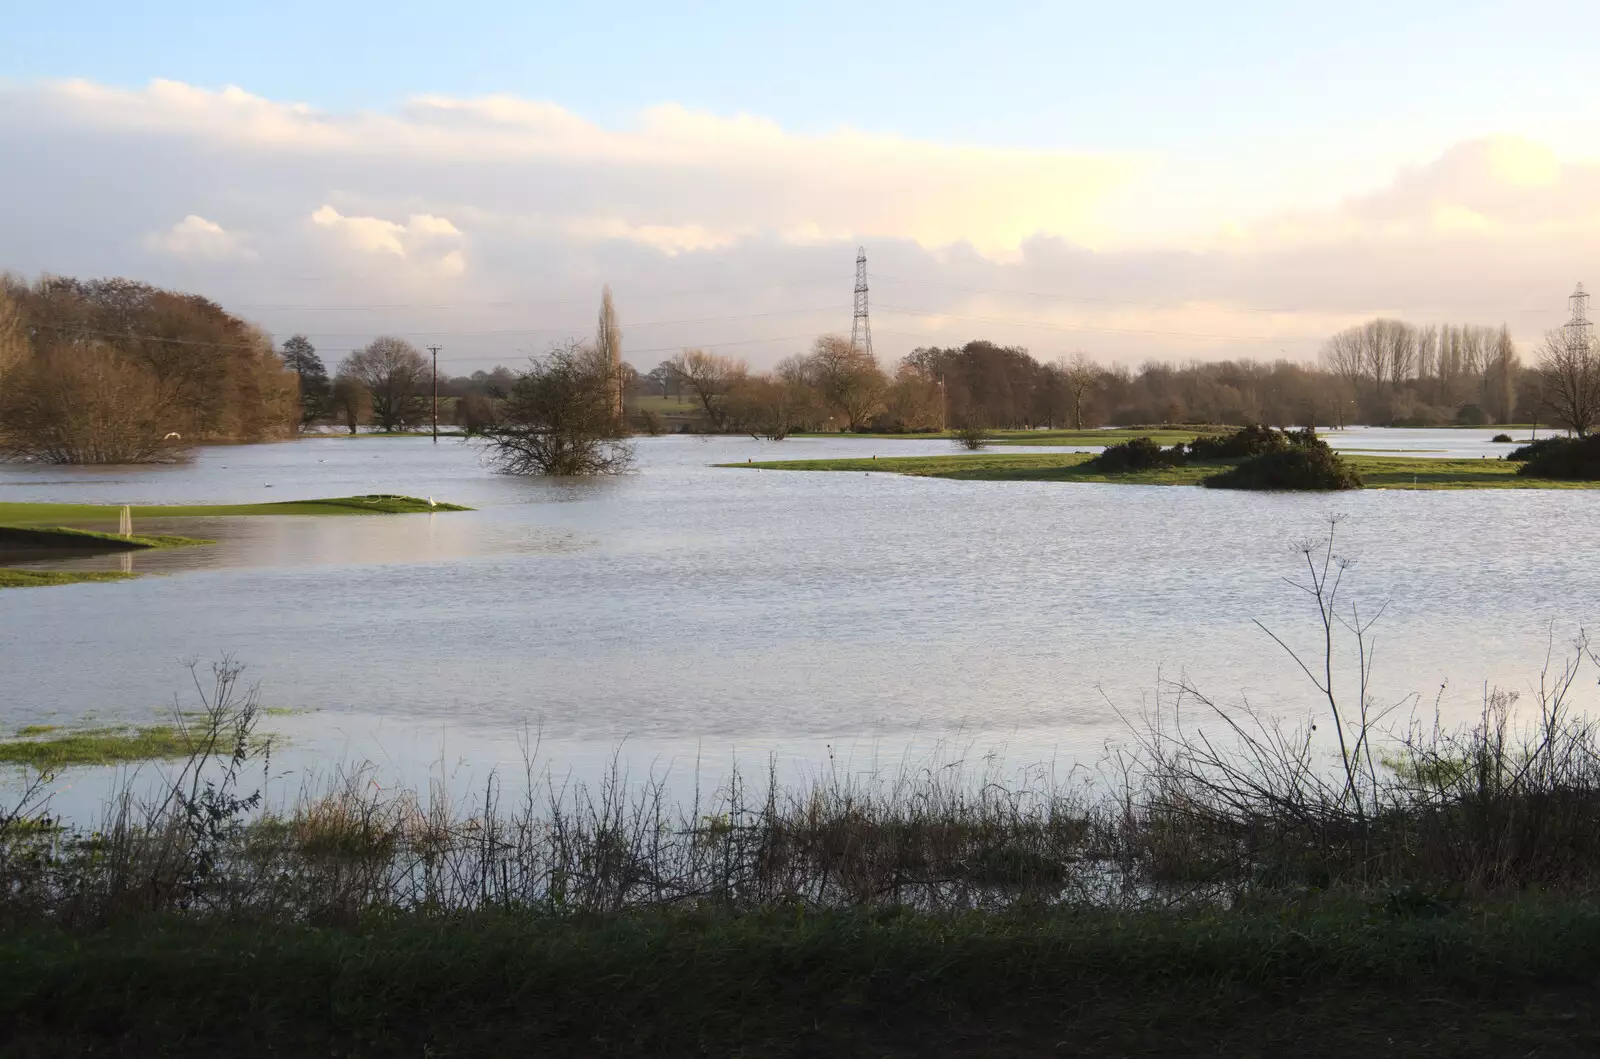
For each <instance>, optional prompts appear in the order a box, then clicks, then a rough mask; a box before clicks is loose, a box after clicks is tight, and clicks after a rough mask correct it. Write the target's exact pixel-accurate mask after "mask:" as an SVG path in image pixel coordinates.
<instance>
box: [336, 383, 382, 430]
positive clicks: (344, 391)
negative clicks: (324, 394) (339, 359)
mask: <svg viewBox="0 0 1600 1059" xmlns="http://www.w3.org/2000/svg"><path fill="white" fill-rule="evenodd" d="M329 401H330V403H331V404H332V415H333V417H334V419H335V420H336V421H337V422H339V423H340V424H342V425H343V426H344V428H345V429H346V430H348V431H350V433H352V434H355V433H358V432H359V431H360V430H361V424H363V423H365V422H366V421H367V420H368V418H369V417H370V416H371V415H372V395H371V394H369V393H368V392H367V387H366V384H365V383H363V382H362V381H361V380H360V379H358V378H356V377H355V376H353V375H346V374H345V373H344V372H342V371H341V372H340V373H339V374H338V375H337V376H335V377H334V380H333V386H332V387H331V389H330V391H329Z"/></svg>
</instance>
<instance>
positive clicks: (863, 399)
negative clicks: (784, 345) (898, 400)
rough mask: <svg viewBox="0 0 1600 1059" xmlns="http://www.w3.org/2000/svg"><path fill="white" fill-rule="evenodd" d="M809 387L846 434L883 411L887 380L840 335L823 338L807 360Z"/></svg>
mask: <svg viewBox="0 0 1600 1059" xmlns="http://www.w3.org/2000/svg"><path fill="white" fill-rule="evenodd" d="M807 361H808V364H809V368H810V374H811V378H812V380H813V384H814V385H815V386H816V388H817V392H818V393H819V394H821V396H822V400H823V401H824V402H825V403H826V404H827V406H828V407H829V408H831V409H833V410H834V411H835V412H837V413H838V414H839V415H840V417H841V418H842V419H843V420H844V426H845V429H846V430H850V431H857V430H861V429H862V428H863V427H865V426H867V425H868V424H869V423H870V422H871V421H872V417H873V416H875V415H877V414H878V412H879V411H881V410H882V408H883V397H884V392H885V391H886V390H888V388H889V377H888V376H887V375H885V374H884V371H883V368H881V367H879V365H878V362H877V361H876V360H874V359H873V357H872V354H870V353H868V352H867V351H866V350H863V349H857V348H856V347H855V346H854V345H853V344H852V343H851V341H850V340H849V339H848V338H846V337H844V336H843V335H823V336H822V337H820V338H818V339H817V340H816V342H815V343H814V344H813V345H812V347H811V355H810V356H809V357H808V358H807Z"/></svg>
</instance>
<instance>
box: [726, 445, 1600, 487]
mask: <svg viewBox="0 0 1600 1059" xmlns="http://www.w3.org/2000/svg"><path fill="white" fill-rule="evenodd" d="M1093 456H1094V454H1093V453H1082V452H1073V453H1063V454H1061V455H1059V456H1057V455H1052V454H1050V453H1026V454H1016V453H1010V454H1008V453H979V454H977V455H972V456H961V455H951V456H891V457H885V458H883V459H847V460H772V461H767V462H764V463H749V464H747V463H731V464H723V465H722V466H725V467H745V468H756V469H759V470H769V471H856V472H869V473H870V472H872V471H882V472H884V473H888V474H907V475H913V476H917V477H923V478H952V479H957V480H960V481H985V482H1102V483H1114V484H1119V485H1198V484H1199V483H1200V480H1201V479H1203V478H1206V477H1208V476H1210V475H1213V474H1216V473H1217V472H1218V471H1220V470H1223V469H1224V468H1226V467H1227V466H1228V465H1227V464H1224V463H1191V464H1189V465H1187V466H1184V467H1170V468H1163V469H1160V470H1153V471H1138V472H1134V473H1130V474H1106V473H1103V472H1101V471H1098V470H1096V469H1094V468H1093V467H1089V466H1086V465H1087V464H1088V462H1089V460H1091V459H1092V458H1093ZM1343 458H1344V461H1345V462H1346V463H1347V464H1349V465H1350V466H1351V467H1352V468H1354V469H1355V471H1356V473H1358V474H1360V475H1361V480H1362V481H1363V482H1364V483H1365V484H1366V487H1367V488H1369V489H1593V488H1596V487H1600V482H1573V481H1558V480H1556V479H1547V478H1523V477H1520V476H1519V475H1518V474H1517V468H1518V466H1519V464H1515V463H1510V462H1508V461H1505V460H1483V459H1480V460H1428V459H1417V458H1413V457H1391V458H1386V457H1377V456H1344V457H1343Z"/></svg>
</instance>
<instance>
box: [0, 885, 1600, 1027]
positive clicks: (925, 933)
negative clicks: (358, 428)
mask: <svg viewBox="0 0 1600 1059" xmlns="http://www.w3.org/2000/svg"><path fill="white" fill-rule="evenodd" d="M1597 972H1600V913H1597V910H1596V906H1595V905H1594V904H1593V903H1590V902H1577V901H1574V902H1554V901H1549V902H1532V901H1529V902H1521V903H1516V904H1511V905H1507V906H1489V907H1482V908H1476V909H1472V910H1470V911H1463V912H1458V913H1453V914H1451V915H1448V916H1444V917H1434V916H1395V915H1391V914H1388V913H1386V912H1385V911H1384V910H1382V909H1381V908H1376V907H1374V906H1372V905H1370V904H1365V903H1360V902H1355V903H1349V904H1344V905H1339V904H1336V903H1329V904H1326V905H1322V904H1319V905H1313V906H1310V907H1295V906H1285V907H1279V908H1264V909H1250V910H1236V911H1231V912H1225V913H1209V914H1207V913H1192V912H1190V913H1173V914H1168V913H1160V912H1140V913H1134V914H1127V913H1122V914H1119V913H1116V912H1109V911H1092V910H1073V911H1055V912H1033V913H1007V914H983V913H969V914H964V915H929V914H919V913H914V912H909V911H907V910H904V909H878V910H870V911H868V910H845V911H835V912H820V913H819V912H807V911H805V910H804V909H800V908H795V909H788V910H775V911H772V912H768V913H759V914H743V915H741V914H732V913H722V912H716V911H700V912H678V913H672V912H659V911H657V912H650V913H635V914H622V915H614V916H601V917H560V916H552V915H547V914H539V913H532V912H524V913H520V914H518V913H507V912H503V911H497V912H484V913H477V914H473V915H467V916H434V915H429V914H427V913H420V912H419V913H411V914H405V915H398V916H382V915H375V916H374V917H372V919H371V921H369V922H367V923H365V924H363V925H360V926H351V927H345V928H329V927H326V926H323V927H318V926H308V925H304V924H284V925H271V926H268V925H250V924H239V923H229V922H225V921H207V920H204V919H199V920H187V921H175V920H171V919H160V918H158V919H150V920H144V921H138V922H134V923H128V924H123V925H119V926H116V927H111V928H106V929H101V930H94V931H87V932H68V931H60V930H50V929H40V928H31V929H18V930H12V931H9V932H6V933H0V1027H3V1028H0V1043H6V1044H8V1045H9V1047H10V1048H11V1049H15V1050H16V1051H14V1052H13V1054H33V1055H68V1054H72V1055H76V1054H85V1053H93V1054H101V1053H105V1054H165V1055H178V1056H199V1055H219V1054H229V1055H311V1054H319V1055H327V1054H339V1055H347V1054H348V1055H371V1056H388V1055H408V1056H410V1055H429V1056H440V1057H445V1056H465V1055H498V1054H511V1053H512V1052H513V1051H514V1052H516V1053H517V1054H560V1055H583V1056H589V1055H594V1056H600V1055H605V1056H690V1055H696V1056H698V1055H708V1054H709V1055H723V1056H766V1057H790V1056H794V1057H799V1056H812V1057H815V1056H824V1055H826V1056H874V1057H878V1056H911V1055H932V1054H938V1055H944V1056H985V1057H998V1056H1002V1055H1005V1056H1046V1055H1071V1056H1113V1055H1115V1056H1127V1055H1191V1056H1195V1055H1241V1056H1242V1055H1288V1054H1293V1055H1297V1056H1330V1057H1332V1056H1339V1057H1343V1056H1346V1055H1348V1054H1352V1052H1351V1049H1358V1051H1356V1052H1355V1053H1354V1054H1371V1055H1400V1054H1405V1055H1511V1054H1516V1055H1526V1054H1540V1055H1577V1054H1592V1050H1593V1049H1594V1048H1596V1047H1600V1002H1597V1000H1596V998H1595V996H1594V990H1593V984H1592V983H1593V981H1594V978H1595V975H1596V973H1597Z"/></svg>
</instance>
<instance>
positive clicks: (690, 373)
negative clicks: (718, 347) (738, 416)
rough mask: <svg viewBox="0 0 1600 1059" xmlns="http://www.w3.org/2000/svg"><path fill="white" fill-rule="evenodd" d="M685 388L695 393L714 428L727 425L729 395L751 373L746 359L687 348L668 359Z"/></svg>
mask: <svg viewBox="0 0 1600 1059" xmlns="http://www.w3.org/2000/svg"><path fill="white" fill-rule="evenodd" d="M666 364H667V366H669V367H670V368H671V370H672V373H673V374H674V375H675V376H676V377H677V379H678V381H679V382H680V383H682V385H683V388H684V389H685V390H688V391H689V392H690V393H691V394H693V395H694V397H695V399H696V400H697V401H699V402H700V407H701V408H702V409H703V410H704V411H705V414H706V418H707V419H708V420H710V421H711V427H712V429H714V430H726V429H727V427H728V410H727V400H726V398H727V395H728V392H729V391H730V390H731V389H732V388H733V385H734V383H735V382H736V381H738V380H739V379H742V378H744V377H745V375H747V374H749V368H747V367H746V366H745V363H744V361H742V360H734V359H733V358H732V357H723V356H719V355H717V354H716V353H707V352H706V351H705V350H703V349H686V350H684V351H683V352H682V353H679V354H678V355H677V356H675V357H673V358H672V359H671V360H669V361H667V362H666Z"/></svg>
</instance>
